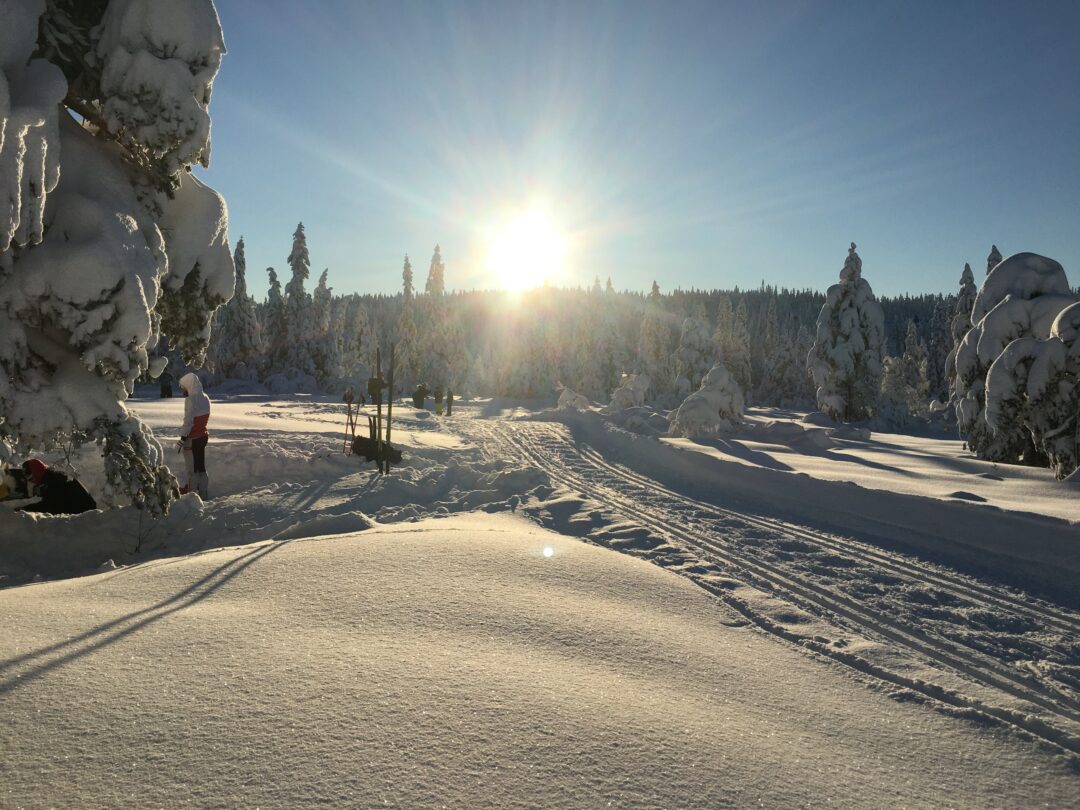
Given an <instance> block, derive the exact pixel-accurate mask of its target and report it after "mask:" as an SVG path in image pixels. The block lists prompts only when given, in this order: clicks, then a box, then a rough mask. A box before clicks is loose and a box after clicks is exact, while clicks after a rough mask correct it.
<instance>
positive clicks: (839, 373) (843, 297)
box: [806, 242, 885, 421]
mask: <svg viewBox="0 0 1080 810" xmlns="http://www.w3.org/2000/svg"><path fill="white" fill-rule="evenodd" d="M884 343H885V317H884V314H883V313H882V311H881V305H880V304H878V302H877V300H876V299H875V298H874V291H873V290H872V289H871V288H870V285H869V284H868V283H867V282H866V279H864V278H863V277H862V260H861V259H860V258H859V254H858V253H856V252H855V243H854V242H852V243H851V248H850V249H849V250H848V257H847V259H846V260H845V261H844V268H843V269H842V270H841V271H840V283H839V284H834V285H832V286H831V287H829V289H828V292H827V293H826V296H825V304H824V305H823V306H822V307H821V312H820V313H819V314H818V319H817V332H816V336H815V340H814V345H813V347H812V348H811V350H810V353H809V355H807V360H806V362H807V368H808V369H809V371H810V373H811V374H812V375H813V378H814V385H815V386H816V388H817V391H816V394H817V403H818V407H819V408H821V410H822V411H824V412H825V413H827V414H828V415H829V416H831V417H832V418H833V419H837V420H844V421H855V420H860V419H866V418H868V417H869V416H871V415H872V414H873V412H874V407H875V405H876V404H877V398H878V394H879V393H880V388H881V374H882V367H881V359H882V356H883V354H884Z"/></svg>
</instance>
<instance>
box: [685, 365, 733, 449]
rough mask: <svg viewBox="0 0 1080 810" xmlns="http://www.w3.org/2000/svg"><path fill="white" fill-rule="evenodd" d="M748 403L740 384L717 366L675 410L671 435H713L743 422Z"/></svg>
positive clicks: (722, 368)
mask: <svg viewBox="0 0 1080 810" xmlns="http://www.w3.org/2000/svg"><path fill="white" fill-rule="evenodd" d="M744 409H745V402H744V399H743V393H742V388H740V387H739V383H738V381H737V380H736V379H735V377H734V376H733V375H732V374H730V373H729V372H728V370H727V369H726V368H724V366H723V365H722V364H721V363H717V364H716V365H715V366H713V367H712V369H710V370H709V373H708V374H706V375H705V378H704V379H703V380H702V381H701V388H699V389H698V390H697V391H695V392H694V393H692V394H691V395H690V396H688V397H687V398H686V399H685V400H684V401H683V403H682V404H681V405H680V406H679V408H678V410H677V411H675V414H674V416H673V417H672V420H671V428H670V430H669V433H670V434H671V435H673V436H714V435H716V434H717V433H724V432H727V431H730V430H732V429H734V428H735V427H737V426H738V425H739V423H740V422H742V416H743V410H744Z"/></svg>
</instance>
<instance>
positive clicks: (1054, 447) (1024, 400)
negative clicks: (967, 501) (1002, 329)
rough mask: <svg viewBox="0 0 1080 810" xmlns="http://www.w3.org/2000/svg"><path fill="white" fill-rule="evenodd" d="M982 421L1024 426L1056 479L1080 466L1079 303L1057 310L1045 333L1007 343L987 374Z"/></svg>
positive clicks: (999, 426)
mask: <svg viewBox="0 0 1080 810" xmlns="http://www.w3.org/2000/svg"><path fill="white" fill-rule="evenodd" d="M986 421H987V422H988V423H989V424H990V426H991V428H993V429H994V430H996V431H1001V432H1005V433H1011V432H1013V431H1014V430H1016V428H1017V427H1018V426H1019V427H1021V428H1022V429H1025V430H1027V431H1028V432H1029V433H1030V434H1031V437H1032V440H1033V441H1034V443H1035V447H1036V449H1037V450H1038V452H1039V453H1040V454H1042V455H1044V456H1045V457H1046V458H1047V460H1048V461H1049V463H1050V466H1051V467H1053V468H1054V472H1055V473H1056V474H1057V477H1058V478H1065V477H1066V476H1068V475H1070V474H1071V473H1073V472H1074V471H1075V470H1076V469H1077V468H1078V467H1080V303H1076V304H1072V305H1070V306H1068V307H1066V308H1065V309H1063V310H1062V311H1061V312H1060V313H1059V314H1058V316H1057V317H1056V318H1055V319H1054V323H1053V324H1052V326H1051V327H1050V336H1049V338H1047V339H1045V340H1042V339H1039V338H1036V337H1022V338H1018V339H1017V340H1014V341H1012V342H1011V343H1009V345H1008V346H1006V347H1005V350H1004V351H1003V352H1002V353H1001V354H1000V355H999V356H998V358H997V359H996V360H995V361H994V363H993V365H991V366H990V370H989V372H988V373H987V376H986Z"/></svg>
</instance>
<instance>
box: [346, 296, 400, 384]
mask: <svg viewBox="0 0 1080 810" xmlns="http://www.w3.org/2000/svg"><path fill="white" fill-rule="evenodd" d="M345 302H346V304H345V311H344V315H343V316H342V318H341V321H340V323H341V349H340V352H339V358H340V364H341V365H340V366H339V369H338V376H339V377H340V378H341V379H343V380H346V381H351V382H353V383H359V384H360V385H367V378H368V377H370V376H371V371H372V370H373V369H374V368H375V357H374V355H375V350H374V346H375V330H374V329H372V327H371V320H370V319H369V317H368V311H367V307H366V306H365V305H364V301H363V299H362V298H361V297H360V296H359V295H356V294H355V293H354V294H353V295H350V296H348V297H347V298H346V299H345ZM396 382H397V381H396V380H395V384H396Z"/></svg>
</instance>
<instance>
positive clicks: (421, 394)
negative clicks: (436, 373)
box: [412, 383, 430, 410]
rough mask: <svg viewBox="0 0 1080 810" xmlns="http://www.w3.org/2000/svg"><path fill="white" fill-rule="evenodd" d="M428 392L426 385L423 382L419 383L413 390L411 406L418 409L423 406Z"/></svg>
mask: <svg viewBox="0 0 1080 810" xmlns="http://www.w3.org/2000/svg"><path fill="white" fill-rule="evenodd" d="M429 393H430V392H429V391H428V390H427V386H426V385H424V384H423V383H420V384H419V385H417V386H416V390H415V391H413V395H412V404H413V407H414V408H416V409H417V410H420V409H421V408H423V407H424V400H425V399H427V395H428V394H429Z"/></svg>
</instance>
